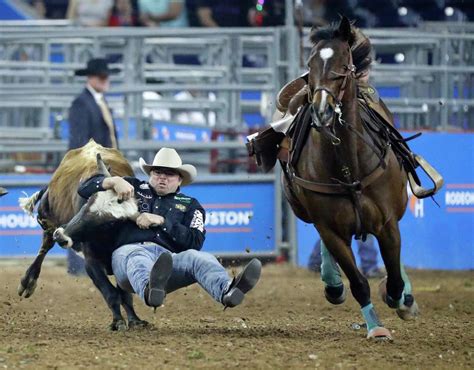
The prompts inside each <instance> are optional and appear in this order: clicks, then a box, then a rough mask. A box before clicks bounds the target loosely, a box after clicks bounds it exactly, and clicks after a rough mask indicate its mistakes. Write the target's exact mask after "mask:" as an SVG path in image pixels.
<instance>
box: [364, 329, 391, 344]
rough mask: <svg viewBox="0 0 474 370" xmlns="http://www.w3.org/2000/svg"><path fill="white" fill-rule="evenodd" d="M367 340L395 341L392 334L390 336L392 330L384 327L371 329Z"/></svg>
mask: <svg viewBox="0 0 474 370" xmlns="http://www.w3.org/2000/svg"><path fill="white" fill-rule="evenodd" d="M367 339H375V340H377V341H379V340H380V341H382V340H388V341H392V340H393V338H392V334H390V330H388V329H387V328H384V327H382V326H376V327H375V328H373V329H371V330H370V331H369V332H368V334H367Z"/></svg>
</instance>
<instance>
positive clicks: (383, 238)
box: [377, 222, 419, 320]
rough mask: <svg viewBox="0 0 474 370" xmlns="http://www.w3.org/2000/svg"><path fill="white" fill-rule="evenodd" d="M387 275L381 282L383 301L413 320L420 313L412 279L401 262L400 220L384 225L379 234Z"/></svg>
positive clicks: (401, 316) (403, 316)
mask: <svg viewBox="0 0 474 370" xmlns="http://www.w3.org/2000/svg"><path fill="white" fill-rule="evenodd" d="M377 239H378V241H379V245H380V253H381V254H382V258H383V261H384V263H385V268H386V269H387V277H386V278H385V279H383V280H382V281H381V282H380V285H379V293H380V295H381V297H382V299H383V301H384V302H385V303H386V304H387V305H388V306H389V307H390V308H395V309H396V310H397V314H398V316H399V317H400V318H401V319H403V320H412V319H414V318H416V316H417V315H418V313H419V310H418V305H417V303H416V301H415V298H414V297H413V294H412V287H411V282H410V279H409V278H408V275H407V274H406V272H405V269H404V268H403V265H402V263H401V262H400V245H401V238H400V229H399V227H398V222H392V223H390V224H388V225H386V226H385V227H384V229H383V230H382V232H381V233H380V234H379V235H378V236H377Z"/></svg>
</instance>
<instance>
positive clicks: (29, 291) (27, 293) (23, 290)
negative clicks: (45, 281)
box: [17, 279, 36, 298]
mask: <svg viewBox="0 0 474 370" xmlns="http://www.w3.org/2000/svg"><path fill="white" fill-rule="evenodd" d="M35 289H36V280H34V279H30V280H28V282H27V283H24V282H23V280H22V281H20V285H18V288H17V293H18V295H19V296H20V297H23V298H30V297H31V296H32V295H33V293H34V292H35Z"/></svg>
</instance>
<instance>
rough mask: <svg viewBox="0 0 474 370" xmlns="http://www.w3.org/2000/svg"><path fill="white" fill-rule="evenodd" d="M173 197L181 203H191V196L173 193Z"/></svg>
mask: <svg viewBox="0 0 474 370" xmlns="http://www.w3.org/2000/svg"><path fill="white" fill-rule="evenodd" d="M174 199H175V200H177V201H179V202H182V203H187V204H189V203H191V198H189V197H185V196H182V195H175V196H174Z"/></svg>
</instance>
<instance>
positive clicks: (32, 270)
mask: <svg viewBox="0 0 474 370" xmlns="http://www.w3.org/2000/svg"><path fill="white" fill-rule="evenodd" d="M53 245H54V240H53V234H52V233H51V232H49V231H43V241H42V243H41V248H40V250H39V252H38V255H37V256H36V258H35V260H34V261H33V263H32V264H31V265H30V267H28V270H26V272H25V275H24V276H23V277H22V278H21V280H20V285H18V290H17V291H18V295H19V296H20V297H21V296H23V297H25V298H29V297H31V295H32V294H33V293H34V291H35V288H36V282H37V280H38V277H39V274H40V272H41V265H42V264H43V261H44V258H45V257H46V254H47V253H48V252H49V250H50V249H51V248H53Z"/></svg>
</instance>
